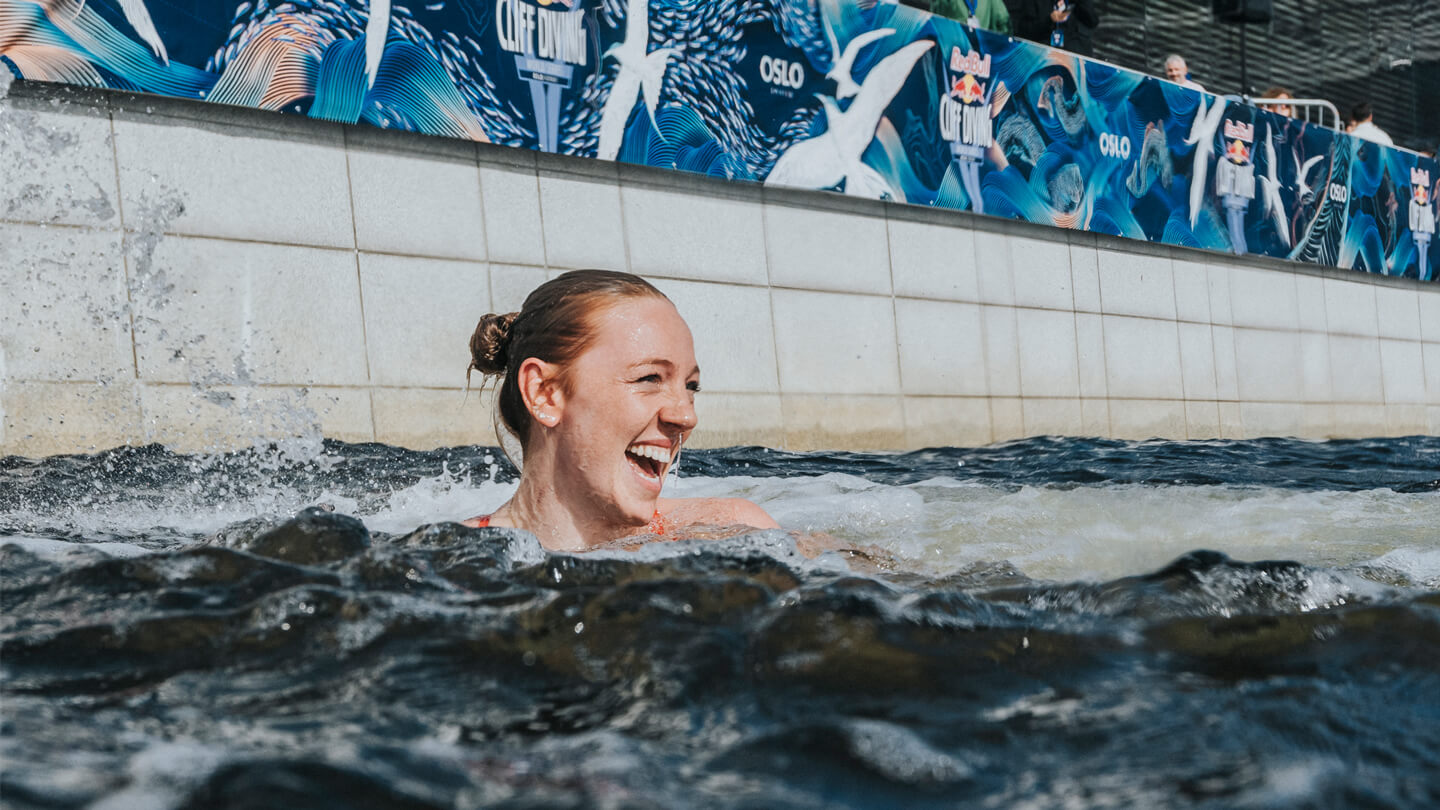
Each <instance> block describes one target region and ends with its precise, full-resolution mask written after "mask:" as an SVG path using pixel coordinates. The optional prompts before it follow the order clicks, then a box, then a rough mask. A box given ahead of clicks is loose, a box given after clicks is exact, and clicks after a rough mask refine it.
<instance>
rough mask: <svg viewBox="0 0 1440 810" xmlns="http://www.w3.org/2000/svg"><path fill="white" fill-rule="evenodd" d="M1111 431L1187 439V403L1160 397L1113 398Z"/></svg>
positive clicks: (1136, 436)
mask: <svg viewBox="0 0 1440 810" xmlns="http://www.w3.org/2000/svg"><path fill="white" fill-rule="evenodd" d="M1110 430H1111V433H1112V435H1114V436H1115V437H1117V438H1122V439H1152V438H1161V439H1183V438H1185V436H1186V427H1185V403H1184V402H1182V401H1180V400H1157V399H1115V400H1111V401H1110Z"/></svg>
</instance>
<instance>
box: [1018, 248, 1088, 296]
mask: <svg viewBox="0 0 1440 810" xmlns="http://www.w3.org/2000/svg"><path fill="white" fill-rule="evenodd" d="M1010 266H1011V267H1012V268H1014V275H1015V305H1016V306H1021V307H1047V308H1049V309H1063V310H1067V311H1069V310H1072V309H1073V308H1074V306H1075V296H1074V294H1073V293H1072V292H1071V289H1070V285H1071V281H1070V246H1069V245H1068V244H1066V243H1064V242H1052V241H1049V240H1044V239H1025V238H1022V237H1011V242H1010Z"/></svg>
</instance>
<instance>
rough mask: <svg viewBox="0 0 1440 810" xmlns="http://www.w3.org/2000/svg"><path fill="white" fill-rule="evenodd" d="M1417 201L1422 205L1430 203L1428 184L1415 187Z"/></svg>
mask: <svg viewBox="0 0 1440 810" xmlns="http://www.w3.org/2000/svg"><path fill="white" fill-rule="evenodd" d="M1415 202H1417V203H1419V204H1420V205H1429V204H1430V191H1429V189H1428V188H1427V187H1426V186H1416V187H1415Z"/></svg>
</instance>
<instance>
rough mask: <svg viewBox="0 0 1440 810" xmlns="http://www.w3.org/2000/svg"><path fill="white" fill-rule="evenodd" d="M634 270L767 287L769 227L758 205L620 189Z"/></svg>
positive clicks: (640, 272) (675, 193)
mask: <svg viewBox="0 0 1440 810" xmlns="http://www.w3.org/2000/svg"><path fill="white" fill-rule="evenodd" d="M620 196H621V198H622V199H623V200H624V206H625V229H626V232H627V236H628V243H629V245H630V269H631V271H632V272H635V273H639V274H640V275H644V276H668V277H670V278H689V279H698V280H706V281H728V282H734V283H737V284H764V283H765V282H766V270H765V235H764V234H765V228H764V218H763V215H762V209H761V206H760V204H759V203H757V202H744V201H740V200H730V199H724V198H718V197H702V196H698V195H694V194H680V193H677V192H673V191H656V190H654V189H647V188H635V187H626V188H624V189H622V190H621V195H620Z"/></svg>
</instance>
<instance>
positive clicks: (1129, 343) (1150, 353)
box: [1104, 315, 1185, 435]
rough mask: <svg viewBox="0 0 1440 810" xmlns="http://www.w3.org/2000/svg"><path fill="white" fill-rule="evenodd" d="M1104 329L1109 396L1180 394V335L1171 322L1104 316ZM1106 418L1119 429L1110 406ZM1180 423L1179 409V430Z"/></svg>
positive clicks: (1177, 396) (1173, 396)
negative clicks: (1108, 417) (1108, 414)
mask: <svg viewBox="0 0 1440 810" xmlns="http://www.w3.org/2000/svg"><path fill="white" fill-rule="evenodd" d="M1104 329H1105V366H1106V371H1107V372H1108V383H1109V391H1110V396H1112V397H1123V398H1127V399H1177V400H1178V399H1180V398H1181V397H1183V396H1184V393H1185V389H1184V383H1183V381H1182V377H1181V371H1180V338H1179V333H1178V332H1177V331H1176V328H1175V323H1174V322H1173V321H1157V320H1150V319H1148V318H1126V317H1118V316H1112V315H1107V316H1105V320H1104ZM1110 419H1111V423H1112V424H1114V425H1115V427H1116V430H1119V429H1120V428H1119V425H1118V424H1117V423H1116V421H1117V417H1116V414H1115V409H1114V408H1113V407H1112V408H1111V409H1110ZM1145 424H1150V423H1149V422H1145ZM1184 424H1185V416H1184V409H1183V408H1182V409H1181V411H1180V425H1181V427H1182V429H1183V426H1184ZM1127 435H1128V434H1127ZM1154 435H1160V434H1158V433H1157V434H1154Z"/></svg>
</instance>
